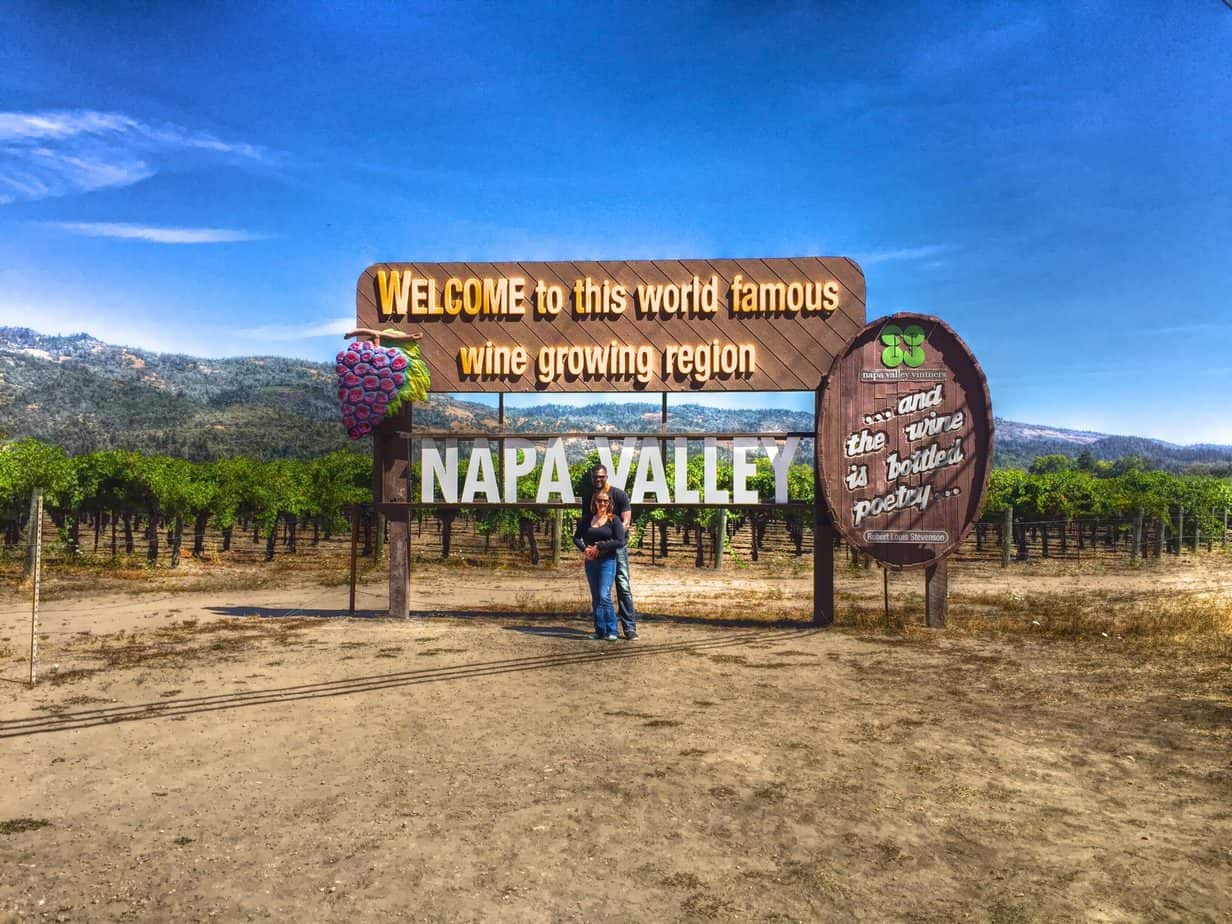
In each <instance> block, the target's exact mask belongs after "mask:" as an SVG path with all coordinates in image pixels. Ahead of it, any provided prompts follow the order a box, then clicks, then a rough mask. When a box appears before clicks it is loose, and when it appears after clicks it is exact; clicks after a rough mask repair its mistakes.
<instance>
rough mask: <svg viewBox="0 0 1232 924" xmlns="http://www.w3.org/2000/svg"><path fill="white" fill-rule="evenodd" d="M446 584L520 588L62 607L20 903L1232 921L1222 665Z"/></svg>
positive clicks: (507, 916) (57, 907) (41, 691)
mask: <svg viewBox="0 0 1232 924" xmlns="http://www.w3.org/2000/svg"><path fill="white" fill-rule="evenodd" d="M425 576H426V577H432V578H434V580H433V581H431V582H429V581H425V582H424V583H425V584H428V585H429V586H425V587H423V588H421V590H419V591H417V593H422V594H423V596H422V597H421V598H419V599H420V600H421V601H422V602H421V605H422V606H423V608H424V609H432V608H434V605H439V606H443V604H434V603H433V601H435V600H438V599H439V600H442V601H444V602H445V603H449V604H452V607H451V608H453V609H460V608H461V607H459V605H458V603H457V601H458V600H459V598H462V599H466V600H473V601H474V603H475V607H476V608H480V607H481V605H487V606H495V607H500V606H503V605H504V603H505V602H506V601H510V602H516V603H518V604H519V605H521V606H522V607H524V608H525V612H523V613H521V614H510V613H505V614H498V615H490V616H482V615H475V616H471V617H468V618H432V619H427V620H413V621H391V620H386V619H377V618H364V619H356V620H348V619H342V618H337V617H336V616H330V617H318V618H308V616H307V615H306V614H312V613H314V612H315V613H327V612H328V613H336V612H337V610H338V609H339V608H340V607H341V605H343V604H344V603H345V599H346V589H345V588H321V587H313V586H309V585H300V586H293V587H289V588H286V589H282V590H269V591H257V592H244V593H242V594H236V595H227V594H222V595H217V594H215V595H209V594H203V595H197V594H183V595H174V596H161V595H154V596H150V597H146V596H142V597H137V598H129V599H126V600H124V599H120V598H117V597H107V598H100V599H94V600H85V601H83V600H78V601H53V602H52V603H51V604H49V607H48V613H47V614H46V615H47V624H48V627H49V629H51V630H52V631H51V632H49V633H48V638H47V639H46V640H45V646H46V650H47V652H48V655H49V657H59V658H60V659H61V663H62V668H63V669H62V671H61V672H60V673H61V676H59V677H57V678H54V679H55V680H57V681H58V682H46V683H41V684H39V685H38V686H37V687H35V688H33V689H31V688H28V687H26V686H24V685H22V684H19V683H15V682H12V678H13V677H14V676H15V675H17V676H19V675H20V674H19V671H18V670H17V665H14V664H13V663H12V662H11V661H9V662H6V671H5V676H6V677H7V678H9V680H8V682H5V683H0V782H2V783H3V785H2V786H0V869H2V870H3V871H4V873H3V875H2V876H0V916H7V917H10V918H13V919H19V918H20V919H27V920H65V921H111V920H174V921H197V920H225V921H245V920H305V921H307V920H312V921H318V920H319V921H344V920H345V921H351V920H392V919H398V918H406V919H414V920H428V921H445V920H449V921H457V920H463V921H471V920H474V921H479V920H494V919H499V920H510V921H607V920H639V921H644V920H655V921H658V920H666V921H675V920H680V921H686V920H690V921H691V920H785V921H786V920H799V921H813V920H843V919H863V920H915V921H936V920H955V919H957V920H968V919H969V920H976V921H1067V920H1073V921H1091V920H1098V921H1149V920H1184V921H1193V920H1198V921H1201V920H1210V921H1218V920H1227V919H1228V918H1229V916H1232V898H1229V896H1232V808H1230V807H1229V806H1230V797H1232V748H1230V747H1229V745H1230V744H1232V732H1230V728H1232V671H1230V670H1229V665H1228V662H1227V660H1226V659H1220V658H1216V657H1205V656H1203V657H1198V656H1184V657H1182V656H1175V655H1170V654H1168V653H1167V652H1166V651H1159V650H1150V651H1148V650H1145V649H1143V650H1139V649H1134V648H1129V647H1122V646H1116V645H1113V644H1111V643H1110V644H1106V645H1100V644H1091V643H1090V642H1088V641H1087V640H1081V639H1076V640H1072V641H1044V640H1035V639H1030V638H1022V637H1013V638H1008V639H1005V640H1000V641H997V640H989V639H980V638H973V637H969V636H963V635H960V634H957V633H954V634H947V635H940V634H936V633H933V634H924V633H913V634H909V635H908V636H907V637H906V638H901V637H887V636H884V635H879V634H875V633H867V634H860V633H857V632H855V631H852V630H848V631H837V630H830V631H816V630H812V629H810V628H808V627H806V626H800V627H794V628H793V627H788V628H782V627H771V626H764V627H758V626H755V625H743V624H741V625H736V626H731V625H728V626H718V625H713V624H710V623H708V622H706V621H705V619H706V613H704V612H695V611H692V610H690V603H691V602H695V601H697V600H700V599H703V598H705V597H706V595H708V594H716V596H715V600H716V601H717V600H718V599H719V597H718V596H717V591H718V590H720V589H721V587H720V586H719V585H715V584H714V583H713V582H712V581H710V582H708V581H707V580H706V579H705V578H704V576H699V577H698V581H699V583H697V584H695V585H688V584H684V585H682V583H681V580H683V579H668V578H665V580H666V581H667V583H666V584H665V585H664V587H663V588H662V589H658V585H657V584H656V580H657V578H656V576H654V575H645V574H644V575H642V581H641V583H640V584H639V587H640V590H641V591H642V593H643V599H644V600H646V601H648V602H649V603H651V604H653V603H654V601H655V600H657V599H660V598H659V597H658V596H657V595H658V594H663V595H664V596H663V597H662V599H663V601H664V602H663V603H661V604H660V606H662V607H667V606H668V604H669V603H671V600H670V599H669V597H668V595H670V594H672V593H674V594H675V606H676V607H677V608H678V609H680V608H683V609H684V610H686V612H685V613H684V615H686V616H691V618H693V619H694V620H696V621H692V622H690V621H687V620H658V621H651V622H648V624H647V625H646V627H645V634H644V637H643V639H642V640H641V641H639V642H635V643H624V642H621V643H596V642H589V641H586V640H585V639H584V638H583V634H584V632H585V630H586V626H585V624H584V623H583V622H580V621H575V620H571V619H568V618H563V617H561V616H560V615H557V614H554V613H553V612H551V609H552V605H553V599H554V597H555V595H557V594H559V595H561V596H562V598H563V599H565V600H566V601H569V600H570V599H571V597H570V596H569V594H568V590H569V589H568V588H567V587H565V588H563V589H558V588H555V587H553V586H552V585H551V583H550V582H545V580H544V576H543V575H542V574H522V575H495V576H488V577H487V578H486V579H483V578H481V576H479V575H477V574H475V573H474V572H456V571H455V570H452V569H448V568H440V569H436V571H435V572H432V573H430V574H426V575H425ZM897 577H898V576H896V578H897ZM992 577H995V575H993V576H992ZM1052 579H1054V580H1056V581H1059V582H1063V581H1066V580H1069V578H1068V577H1067V576H1065V575H1057V576H1054V578H1052ZM750 580H751V579H750ZM804 580H805V579H804V578H803V577H799V576H797V577H795V578H791V579H787V580H783V581H769V582H767V581H765V580H763V581H761V583H760V585H759V586H756V587H754V586H753V585H750V586H749V587H747V588H745V592H746V594H754V593H756V594H761V595H762V597H761V598H760V599H761V600H762V602H761V603H758V604H756V606H755V607H753V608H752V609H750V613H751V615H758V614H761V615H770V616H774V615H775V613H776V612H779V611H780V610H781V611H784V612H807V598H805V599H803V600H801V599H798V598H797V596H796V595H797V593H798V591H797V585H798V583H799V582H803V581H804ZM843 580H844V581H851V582H852V583H851V584H850V585H849V586H846V588H845V590H844V592H845V593H853V594H854V593H856V592H857V591H859V592H864V591H866V590H869V589H872V590H879V589H880V580H879V578H878V577H877V576H876V575H863V574H859V573H856V574H851V575H847V574H845V575H844V578H843ZM1204 580H1205V579H1204ZM971 581H972V583H971V585H970V586H969V587H968V588H967V589H966V590H964V591H963V592H964V593H967V592H974V589H975V588H977V587H978V585H979V583H980V581H979V580H978V576H972V578H971ZM1217 585H1218V582H1217V581H1215V582H1213V583H1212V584H1211V585H1210V586H1211V587H1212V588H1216V589H1217ZM806 586H807V585H806ZM1058 586H1059V587H1060V588H1061V590H1058V591H1057V592H1058V593H1061V592H1062V591H1063V589H1064V584H1059V585H1058ZM1203 586H1207V585H1205V584H1204V585H1203ZM365 589H366V591H367V592H369V593H371V594H374V595H379V594H380V590H381V589H380V585H379V584H370V585H366V587H365ZM960 589H961V588H960ZM990 592H991V593H1002V592H1003V591H1002V590H1001V589H1000V588H994V589H993V590H992V591H990ZM1212 592H1215V590H1212ZM730 596H731V594H730V593H729V594H728V598H730ZM412 599H413V603H414V602H415V598H414V597H413V598H412ZM483 601H487V603H486V604H485V603H483ZM898 602H902V601H898ZM716 605H717V603H716ZM776 607H777V608H778V609H777V610H776ZM652 609H653V606H652ZM753 610H756V612H753ZM288 611H292V612H288ZM293 611H299V612H293ZM252 613H256V614H258V615H259V616H264V617H266V618H254V617H253V616H252V615H245V614H252ZM0 615H2V616H3V619H4V621H3V622H2V623H0V625H2V626H3V627H4V628H3V634H4V635H6V636H7V635H9V634H10V633H11V632H12V631H14V627H13V619H14V618H18V617H20V615H21V614H20V612H19V611H18V609H17V606H16V603H15V602H14V603H13V604H11V605H9V606H6V607H4V609H3V610H0ZM19 621H20V620H19ZM18 628H19V627H18ZM87 628H88V629H89V634H88V635H86V634H83V633H85V631H86V629H87ZM66 665H71V666H66Z"/></svg>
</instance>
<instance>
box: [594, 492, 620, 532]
mask: <svg viewBox="0 0 1232 924" xmlns="http://www.w3.org/2000/svg"><path fill="white" fill-rule="evenodd" d="M601 497H602V498H603V499H604V500H606V501H607V508H606V510H605V511H604V514H603V525H604V526H606V525H607V524H608V523H611V522H612V520H614V519H615V518H616V514H614V513H613V512H612V492H611V491H609V490H608V489H607V488H604V489H603V490H602V491H596V492H595V493H594V496H593V497H591V499H590V512H591V514H592V515H597V514H598V513H599V505H598V503H596V502H597V501H598V500H599V498H601Z"/></svg>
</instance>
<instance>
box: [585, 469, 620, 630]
mask: <svg viewBox="0 0 1232 924" xmlns="http://www.w3.org/2000/svg"><path fill="white" fill-rule="evenodd" d="M573 544H574V545H575V546H577V549H578V551H579V552H581V553H582V555H583V556H584V557H585V559H586V562H585V564H586V582H587V583H588V584H589V585H590V606H591V610H592V611H593V612H594V617H595V634H594V635H592V636H591V638H596V639H606V640H607V641H609V642H614V641H616V640H617V635H616V608H615V607H614V606H612V581H614V580H615V579H616V550H617V549H620V548H623V547H624V544H625V528H624V526H622V525H621V523H620V518H619V517H618V516H616V515H615V514H614V513H613V512H612V496H611V494H610V493H609V492H608V491H607V490H603V491H596V492H595V495H594V497H592V498H591V499H590V516H588V517H587V516H584V517H581V518H580V519H579V520H578V525H577V529H576V530H574V532H573Z"/></svg>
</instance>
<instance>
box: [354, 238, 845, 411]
mask: <svg viewBox="0 0 1232 924" xmlns="http://www.w3.org/2000/svg"><path fill="white" fill-rule="evenodd" d="M356 295H357V297H356V306H357V320H358V323H359V325H360V326H363V327H368V328H371V329H374V330H386V329H390V328H393V329H396V330H398V331H402V332H411V331H414V332H417V333H419V334H420V335H421V339H420V341H419V343H420V349H421V354H422V357H423V359H424V361H425V362H427V363H428V366H429V370H430V373H431V378H432V390H433V391H450V392H474V391H494V392H524V391H595V392H612V391H650V392H657V391H690V390H700V389H708V390H719V391H722V390H733V391H760V390H765V391H808V390H813V389H815V388H817V386H818V385H819V384H820V382H821V379H822V377H823V376H824V375H825V373H826V370H827V369H828V368H829V366H830V363H831V362H832V361H833V360H834V357H835V356H836V355H837V354H838V353H839V352H841V350H842V349H843V346H844V345H845V344H846V342H847V340H848V339H849V338H850V337H851V336H852V335H853V334H854V333H855V332H856V331H858V330H859V329H860V328H861V327H862V326H863V323H864V276H863V274H862V273H861V271H860V268H859V267H858V266H857V265H856V264H855V263H853V262H852V261H850V260H848V259H846V258H842V257H827V258H822V257H798V258H775V259H748V260H659V261H656V260H634V261H607V262H586V261H574V262H568V263H563V262H559V263H427V264H419V263H390V264H377V265H374V266H371V267H369V268H368V269H367V270H366V271H365V272H364V273H363V275H361V276H360V278H359V283H358V286H357V293H356Z"/></svg>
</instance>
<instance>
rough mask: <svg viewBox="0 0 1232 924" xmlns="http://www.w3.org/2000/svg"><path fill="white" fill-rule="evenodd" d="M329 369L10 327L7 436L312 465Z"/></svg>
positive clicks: (734, 420)
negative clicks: (138, 346)
mask: <svg viewBox="0 0 1232 924" xmlns="http://www.w3.org/2000/svg"><path fill="white" fill-rule="evenodd" d="M336 389H337V384H336V379H335V375H334V367H333V365H332V364H331V363H313V362H308V361H306V360H299V359H288V358H286V357H277V356H246V357H236V358H228V359H203V358H199V357H193V356H186V355H182V354H172V353H156V352H152V351H148V350H140V349H134V348H130V347H123V346H115V345H113V344H108V343H104V342H103V341H101V340H98V339H96V338H94V337H91V336H90V335H88V334H74V335H71V336H48V335H44V334H40V333H38V332H36V331H33V330H30V329H28V328H20V327H0V435H3V437H4V438H7V439H18V438H21V437H26V436H30V437H35V438H37V439H39V440H42V441H44V442H46V443H51V444H53V445H56V446H59V447H61V448H62V449H64V450H65V451H66V452H68V453H70V454H74V455H76V454H81V453H87V452H94V451H99V450H106V449H130V450H136V451H139V452H144V453H156V454H165V455H169V456H177V457H180V458H184V459H190V460H194V461H205V460H211V459H222V458H229V457H233V456H247V457H250V458H253V459H264V460H268V459H280V458H300V459H305V458H314V457H317V456H320V455H324V454H326V453H328V452H331V451H333V450H336V449H340V448H343V447H345V446H347V445H348V444H349V442H350V441H349V440H348V439H347V437H346V434H345V433H344V432H343V429H342V425H341V423H340V414H339V409H338V402H337V400H336ZM657 399H658V396H657V395H652V396H649V398H648V400H647V402H646V403H636V404H598V405H592V406H589V407H572V406H563V405H557V404H546V405H541V406H539V407H535V408H523V409H509V410H508V411H507V414H506V419H507V422H508V424H509V426H510V427H511V428H512V429H515V430H523V431H556V430H612V431H614V432H620V431H644V430H656V429H658V426H659V410H660V407H659V403H658V400H657ZM687 402H688V398H687V396H685V395H675V396H673V397H672V399H671V412H670V413H671V417H670V424H671V426H672V428H673V429H679V430H698V431H707V430H710V431H721V430H734V431H754V430H761V431H765V432H782V431H787V430H797V431H807V430H811V429H812V426H813V418H812V414H811V413H808V412H800V411H788V410H781V409H756V410H724V409H719V408H712V407H704V406H701V405H696V404H689V403H687ZM415 419H416V424H417V425H422V426H423V427H425V428H431V429H472V428H494V427H495V426H496V410H495V409H494V408H492V407H490V406H487V405H484V404H479V403H476V402H473V401H462V400H457V399H454V398H451V397H450V396H448V395H433V396H431V399H430V401H429V402H428V404H427V405H426V406H417V407H416V410H415ZM996 426H997V441H996V448H997V457H996V461H997V464H998V465H1000V466H1017V467H1022V468H1026V467H1028V466H1029V465H1030V464H1031V462H1032V461H1033V460H1034V459H1035V458H1037V457H1039V456H1044V455H1055V454H1060V455H1065V456H1068V457H1069V458H1072V459H1077V458H1078V457H1079V456H1082V455H1084V454H1086V456H1088V457H1090V458H1093V459H1095V460H1097V461H1098V460H1107V461H1111V460H1115V459H1119V458H1122V457H1125V456H1129V455H1133V456H1139V457H1141V458H1142V459H1143V460H1144V462H1145V463H1146V464H1147V465H1148V466H1150V467H1158V468H1163V469H1167V470H1170V471H1184V470H1189V471H1199V472H1202V471H1205V472H1210V473H1213V474H1223V473H1225V471H1227V470H1229V469H1232V447H1229V446H1176V445H1173V444H1171V443H1165V442H1162V441H1160V440H1149V439H1143V438H1140V437H1130V436H1108V435H1106V434H1101V433H1090V432H1085V431H1077V430H1064V429H1060V428H1050V427H1044V426H1039V425H1034V424H1022V423H1016V422H1014V421H1008V420H1000V419H998V420H997V422H996Z"/></svg>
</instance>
